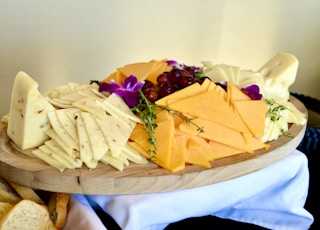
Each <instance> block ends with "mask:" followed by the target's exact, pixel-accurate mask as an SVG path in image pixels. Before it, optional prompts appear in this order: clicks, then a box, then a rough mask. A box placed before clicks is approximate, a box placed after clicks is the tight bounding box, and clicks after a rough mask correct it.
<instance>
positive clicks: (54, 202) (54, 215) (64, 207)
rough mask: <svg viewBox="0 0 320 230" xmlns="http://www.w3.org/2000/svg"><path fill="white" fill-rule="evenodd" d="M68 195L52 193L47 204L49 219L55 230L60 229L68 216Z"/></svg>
mask: <svg viewBox="0 0 320 230" xmlns="http://www.w3.org/2000/svg"><path fill="white" fill-rule="evenodd" d="M69 198H70V195H69V194H67V193H59V192H55V193H52V195H51V197H50V199H49V202H48V209H49V213H50V218H51V220H52V221H53V223H54V224H55V226H56V228H57V229H62V228H63V226H64V224H65V222H66V219H67V214H68V203H69Z"/></svg>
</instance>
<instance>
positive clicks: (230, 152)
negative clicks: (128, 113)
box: [208, 141, 243, 161]
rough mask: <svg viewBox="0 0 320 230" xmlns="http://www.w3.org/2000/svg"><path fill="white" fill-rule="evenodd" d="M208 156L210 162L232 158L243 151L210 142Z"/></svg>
mask: <svg viewBox="0 0 320 230" xmlns="http://www.w3.org/2000/svg"><path fill="white" fill-rule="evenodd" d="M208 145H209V150H208V155H209V157H210V160H212V161H213V160H217V159H220V158H225V157H230V156H234V155H237V154H240V153H242V152H243V150H241V149H238V148H234V147H231V146H228V145H225V144H222V143H219V142H216V141H209V143H208Z"/></svg>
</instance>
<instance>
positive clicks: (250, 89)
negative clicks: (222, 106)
mask: <svg viewBox="0 0 320 230" xmlns="http://www.w3.org/2000/svg"><path fill="white" fill-rule="evenodd" d="M242 90H243V92H245V93H246V94H247V95H248V96H249V97H251V99H253V100H261V99H262V94H260V93H259V92H260V88H259V86H258V85H255V84H253V85H249V86H247V87H245V88H242Z"/></svg>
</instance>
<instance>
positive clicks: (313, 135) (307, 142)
mask: <svg viewBox="0 0 320 230" xmlns="http://www.w3.org/2000/svg"><path fill="white" fill-rule="evenodd" d="M297 149H298V150H300V151H301V152H303V153H305V154H307V155H308V154H320V129H319V128H307V129H306V133H305V135H304V138H303V139H302V141H301V143H300V144H299V146H298V148H297Z"/></svg>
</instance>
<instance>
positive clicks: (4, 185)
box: [0, 177, 21, 204]
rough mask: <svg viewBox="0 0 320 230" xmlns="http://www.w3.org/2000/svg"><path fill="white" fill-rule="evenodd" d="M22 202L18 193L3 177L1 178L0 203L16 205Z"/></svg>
mask: <svg viewBox="0 0 320 230" xmlns="http://www.w3.org/2000/svg"><path fill="white" fill-rule="evenodd" d="M20 200H21V197H20V196H19V195H18V193H17V192H16V191H15V190H14V189H13V188H12V187H11V185H10V184H9V183H8V182H7V181H6V180H5V179H3V178H2V177H0V201H2V202H7V203H11V204H15V203H17V202H19V201H20Z"/></svg>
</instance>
